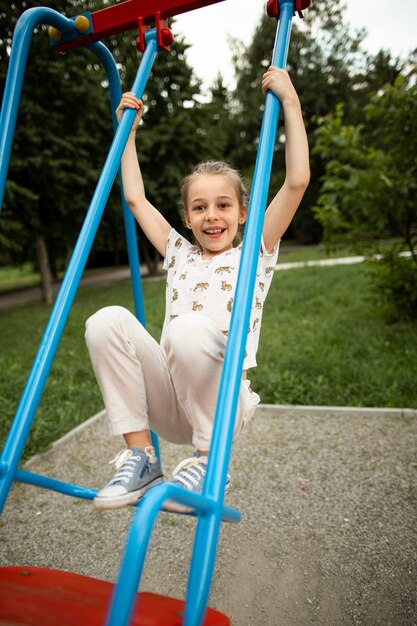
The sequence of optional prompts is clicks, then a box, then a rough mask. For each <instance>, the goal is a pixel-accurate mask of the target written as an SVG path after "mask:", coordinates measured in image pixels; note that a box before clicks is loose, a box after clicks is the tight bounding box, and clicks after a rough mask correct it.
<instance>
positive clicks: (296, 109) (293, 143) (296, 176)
mask: <svg viewBox="0 0 417 626" xmlns="http://www.w3.org/2000/svg"><path fill="white" fill-rule="evenodd" d="M268 89H270V90H271V91H272V92H273V93H274V94H275V95H276V96H277V97H278V98H279V99H280V101H281V104H282V108H283V110H284V118H285V135H286V143H285V166H286V174H285V180H284V183H283V185H282V187H281V189H280V190H279V191H278V193H277V195H276V196H275V198H274V199H273V200H272V202H271V204H270V205H269V206H268V208H267V210H266V213H265V221H264V227H263V237H264V242H265V246H266V249H267V250H268V251H271V250H272V248H273V247H274V246H275V244H276V243H277V242H278V241H279V239H280V238H281V237H282V235H283V234H284V233H285V231H286V230H287V228H288V226H289V225H290V223H291V220H292V218H293V217H294V214H295V212H296V210H297V208H298V206H299V204H300V202H301V199H302V197H303V195H304V192H305V190H306V189H307V186H308V183H309V180H310V165H309V157H308V142H307V135H306V131H305V127H304V121H303V117H302V114H301V105H300V101H299V99H298V95H297V92H296V91H295V89H294V86H293V84H292V82H291V80H290V78H289V76H288V73H287V72H286V71H285V70H281V69H278V68H277V67H270V68H269V70H268V71H267V72H266V73H265V74H264V76H263V79H262V91H263V93H264V94H266V92H267V90H268Z"/></svg>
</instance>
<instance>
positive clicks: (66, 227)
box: [0, 0, 111, 304]
mask: <svg viewBox="0 0 417 626" xmlns="http://www.w3.org/2000/svg"><path fill="white" fill-rule="evenodd" d="M42 4H45V5H48V2H44V3H42ZM49 4H50V5H53V8H54V9H56V10H60V9H63V8H64V4H65V6H66V7H67V8H68V7H69V8H70V9H71V8H73V9H74V13H77V12H78V10H79V8H80V2H76V1H73V2H72V3H68V2H65V3H64V2H53V3H51V2H49ZM6 5H7V7H6ZM32 6H39V3H34V2H28V1H20V2H14V3H13V4H12V5H10V4H9V3H6V2H4V1H3V0H2V2H0V17H1V24H0V57H1V58H0V60H1V76H0V81H1V84H0V87H1V88H2V91H3V90H4V84H5V76H6V68H7V62H8V55H9V50H10V43H11V38H12V33H13V29H14V26H15V24H16V21H17V19H18V17H19V16H20V14H21V13H22V12H23V11H24V10H25V9H27V8H30V7H32ZM97 69H98V68H97V64H94V63H91V53H89V52H87V51H84V50H82V51H77V52H74V53H71V54H68V55H64V56H62V55H58V54H56V53H55V52H54V51H53V50H52V49H51V47H50V45H49V41H48V37H47V35H46V32H45V29H44V28H43V27H42V28H40V29H38V32H36V33H35V34H34V36H33V38H32V44H31V49H30V56H29V58H28V63H27V69H26V74H25V81H24V87H23V90H22V98H21V103H20V110H19V116H18V120H17V125H16V132H15V137H14V146H13V151H12V155H11V161H10V169H9V182H8V184H7V185H6V190H5V201H4V216H3V217H2V220H1V222H0V228H1V229H2V232H3V236H6V237H5V238H6V239H7V238H8V237H7V235H8V234H10V232H13V233H14V234H15V235H17V240H16V239H15V240H14V242H13V244H12V245H11V246H9V247H8V255H9V258H10V260H12V261H15V260H19V259H25V260H27V259H28V258H32V259H36V261H37V266H38V269H39V271H40V274H41V279H42V292H43V299H44V301H45V302H47V303H48V304H50V303H51V301H52V290H51V275H52V274H54V275H56V273H57V271H58V269H59V267H60V266H61V267H62V265H63V263H64V262H65V260H66V259H67V257H68V254H69V251H70V250H71V248H72V247H73V244H74V239H75V235H76V233H77V232H78V230H79V227H80V224H81V221H82V219H83V216H84V213H85V208H86V207H85V204H86V203H85V198H86V197H88V195H89V194H90V192H91V189H92V185H93V182H94V179H95V178H96V173H97V166H95V165H92V163H93V164H97V163H99V156H98V155H99V151H100V148H101V149H102V145H103V144H105V143H106V142H109V140H110V137H111V135H110V132H111V124H110V117H109V116H107V117H108V120H109V123H107V124H106V123H105V122H104V120H105V116H104V115H103V104H102V98H97V91H98V89H100V90H101V87H100V83H101V82H102V80H103V75H102V74H100V73H99V72H98V71H97ZM39 77H41V79H40V78H39ZM97 100H99V102H98V105H97ZM92 129H94V134H93V133H92Z"/></svg>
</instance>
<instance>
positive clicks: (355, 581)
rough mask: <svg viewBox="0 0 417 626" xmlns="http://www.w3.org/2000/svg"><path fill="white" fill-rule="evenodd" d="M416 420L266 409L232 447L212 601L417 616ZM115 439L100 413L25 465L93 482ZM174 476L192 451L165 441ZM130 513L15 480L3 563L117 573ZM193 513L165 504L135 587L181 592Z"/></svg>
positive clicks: (271, 621)
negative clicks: (227, 513)
mask: <svg viewBox="0 0 417 626" xmlns="http://www.w3.org/2000/svg"><path fill="white" fill-rule="evenodd" d="M416 441H417V419H416V417H415V412H414V414H413V413H412V412H410V413H408V414H407V413H405V414H404V415H402V416H399V415H397V416H393V415H391V414H386V413H384V412H381V413H380V414H375V412H370V413H365V412H364V413H363V414H362V415H361V414H360V413H358V411H357V410H356V411H355V412H353V411H352V414H349V412H348V411H345V413H344V414H343V416H341V415H340V414H335V413H332V412H328V411H327V412H326V411H324V410H323V412H322V413H319V414H317V413H315V414H311V413H307V412H305V413H303V411H302V410H301V409H299V410H297V412H294V411H292V412H291V411H287V412H286V411H282V410H281V411H271V410H268V409H267V408H263V409H262V408H261V409H259V411H258V414H257V416H256V418H255V420H254V421H253V422H252V423H251V424H250V425H249V426H248V427H247V429H246V430H245V432H244V433H243V434H242V436H241V437H240V438H239V440H238V442H237V443H236V445H235V447H234V453H233V459H232V464H231V475H232V489H231V490H230V492H229V495H228V503H229V504H230V505H231V506H235V507H237V508H239V509H240V510H241V511H242V514H243V520H242V522H241V523H240V524H224V525H223V529H222V534H221V539H220V543H219V551H218V560H217V567H216V573H215V577H214V581H213V586H212V593H211V597H210V605H211V606H213V607H215V608H217V609H218V610H220V611H223V612H224V613H226V614H227V615H228V616H229V617H230V618H231V619H232V623H233V626H264V625H265V626H278V625H280V626H310V625H317V626H345V625H346V626H347V625H355V626H356V625H357V626H359V625H363V626H373V625H384V626H406V625H407V626H416V625H417V612H416V599H417V598H416V596H417V592H416V589H417V565H416V547H417V529H416V517H415V513H416V500H417V477H416V473H417V460H416ZM119 447H120V441H119V440H115V439H110V437H109V436H108V434H107V428H106V424H105V420H104V418H103V417H100V418H99V419H96V420H93V421H91V422H90V423H89V424H88V426H87V427H86V428H84V429H81V430H79V431H78V432H76V433H75V434H74V435H73V436H71V437H70V438H67V439H66V440H65V442H64V443H61V444H60V445H57V446H55V447H54V448H52V449H51V450H49V451H48V452H47V453H45V454H44V455H42V456H39V457H36V458H35V459H33V460H32V461H30V462H29V469H31V470H32V471H36V472H41V473H45V474H49V475H51V476H54V477H56V478H60V479H63V480H67V481H69V482H73V483H79V484H84V485H86V486H90V487H97V486H101V485H103V484H104V482H105V481H106V480H107V477H108V476H109V475H110V473H111V470H110V469H109V467H108V466H107V465H106V461H107V460H109V459H110V458H112V456H111V455H112V454H113V453H116V452H117V451H118V449H119ZM161 447H162V455H163V461H164V467H165V470H166V472H169V471H170V470H171V469H172V467H173V466H174V465H175V464H176V462H177V461H179V460H180V459H181V458H182V457H184V456H185V455H187V453H188V450H184V449H183V448H176V447H174V446H171V445H167V444H165V443H163V442H162V446H161ZM131 514H132V512H131V510H121V511H115V512H106V513H98V512H96V511H95V510H94V508H93V506H92V505H91V503H90V502H86V501H81V500H76V499H73V498H66V497H65V496H61V495H59V494H54V493H52V492H47V491H44V490H41V489H37V488H35V487H30V486H27V485H16V486H15V487H14V488H13V490H12V493H11V495H10V498H9V500H8V503H7V505H6V508H5V511H4V514H3V517H2V518H1V525H0V564H1V565H33V566H41V567H53V568H58V569H65V570H70V571H73V572H78V573H81V574H87V575H90V576H95V577H97V578H102V579H106V580H110V581H113V580H115V578H116V576H117V571H118V566H119V562H120V558H121V553H122V549H123V544H124V540H125V536H126V532H127V529H128V525H129V520H130V518H131ZM194 525H195V521H194V520H193V519H190V518H183V517H180V516H175V515H172V514H166V513H164V514H162V515H161V516H160V518H159V521H158V523H157V525H156V529H155V532H154V535H153V539H152V543H151V547H150V550H149V554H148V558H147V563H146V566H145V571H144V575H143V578H142V585H141V588H142V589H143V590H147V591H153V592H157V593H162V594H166V595H171V596H175V597H184V595H185V585H186V577H187V571H188V565H189V558H190V552H191V534H192V530H193V528H194Z"/></svg>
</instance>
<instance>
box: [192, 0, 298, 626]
mask: <svg viewBox="0 0 417 626" xmlns="http://www.w3.org/2000/svg"><path fill="white" fill-rule="evenodd" d="M293 11H294V3H293V1H292V0H283V1H282V0H280V21H279V26H278V31H277V36H276V40H275V45H274V52H273V56H272V65H275V66H277V67H280V68H284V67H285V64H286V60H287V55H288V46H289V41H290V34H291V23H292V16H293ZM279 110H280V103H279V100H278V99H277V97H276V96H275V95H274V94H273V93H272V92H268V93H267V96H266V101H265V109H264V115H263V120H262V127H261V134H260V139H259V147H258V154H257V159H256V164H255V171H254V176H253V183H252V192H251V198H250V202H249V209H248V219H247V224H246V234H245V238H244V243H243V249H242V259H241V263H240V268H239V276H238V281H237V286H236V293H235V300H234V304H233V313H232V319H231V323H230V330H229V338H228V342H227V346H226V354H225V360H224V366H223V372H222V378H221V382H220V389H219V398H218V402H217V409H216V416H215V423H214V429H213V436H212V441H211V447H210V455H209V462H208V468H207V475H206V481H205V486H204V495H206V496H211V497H213V498H214V499H215V500H216V502H217V509H216V514H215V515H206V514H203V515H200V517H199V520H198V524H197V530H196V539H195V543H194V550H193V555H192V561H191V570H190V576H189V583H188V592H187V604H186V612H185V621H184V625H185V626H199V625H200V624H201V622H202V620H203V617H204V611H205V607H206V604H207V599H208V594H209V590H210V583H211V578H212V575H213V569H214V563H215V556H216V548H217V542H218V535H219V527H220V513H221V506H222V503H223V495H224V487H225V483H226V474H227V468H228V465H229V460H230V453H231V446H232V439H233V430H234V419H235V413H236V408H237V403H238V396H239V390H240V382H241V376H242V367H243V359H244V352H245V346H246V339H247V329H248V325H249V319H250V312H251V307H252V298H253V291H254V286H255V279H256V267H257V264H258V255H259V249H260V245H261V237H262V227H263V220H264V212H265V208H266V203H267V199H268V188H269V182H270V178H271V169H272V161H273V156H274V146H275V139H276V133H277V127H278V117H279Z"/></svg>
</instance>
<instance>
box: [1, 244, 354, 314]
mask: <svg viewBox="0 0 417 626" xmlns="http://www.w3.org/2000/svg"><path fill="white" fill-rule="evenodd" d="M364 258H365V257H359V256H355V257H345V258H339V259H322V260H317V261H299V262H298V261H296V262H293V263H278V265H277V266H276V269H277V270H289V269H296V268H302V267H313V266H318V267H320V266H323V265H346V264H349V265H350V264H352V263H362V261H364ZM141 274H142V276H146V274H147V269H146V268H145V266H143V267H142V269H141ZM128 279H130V269H129V267H121V268H115V269H109V270H107V271H103V272H94V273H93V274H90V275H88V276H86V277H84V278H82V279H81V282H80V286H81V287H85V286H88V285H109V284H111V283H113V282H118V281H121V280H128ZM59 286H60V283H56V284H55V285H54V292H55V294H57V293H58V289H59ZM41 297H42V294H41V289H40V287H31V288H28V289H21V290H18V291H13V292H11V293H5V294H1V293H0V310H1V309H8V308H10V307H12V306H16V305H19V304H26V303H27V302H33V301H34V300H40V299H41Z"/></svg>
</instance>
